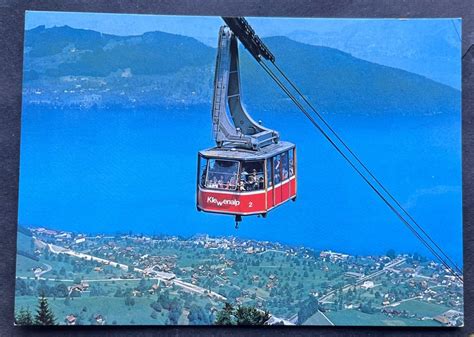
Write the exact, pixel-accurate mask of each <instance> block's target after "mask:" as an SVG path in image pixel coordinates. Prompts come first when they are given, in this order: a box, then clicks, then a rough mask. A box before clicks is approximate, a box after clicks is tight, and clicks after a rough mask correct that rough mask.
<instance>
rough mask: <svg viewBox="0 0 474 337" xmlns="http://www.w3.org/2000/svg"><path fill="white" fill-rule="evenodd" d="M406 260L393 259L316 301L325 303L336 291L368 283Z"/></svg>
mask: <svg viewBox="0 0 474 337" xmlns="http://www.w3.org/2000/svg"><path fill="white" fill-rule="evenodd" d="M405 260H406V259H404V258H402V259H395V260H393V261H392V262H390V263H387V264H386V265H385V266H384V267H383V268H382V269H380V270H377V271H376V272H373V273H372V274H369V275H367V276H364V277H362V278H360V279H358V280H357V282H356V283H355V284H347V285H345V286H343V287H342V288H339V289H334V290H331V291H330V292H328V293H327V294H326V295H323V296H321V297H320V298H319V299H318V301H319V302H320V303H322V302H325V301H326V300H327V299H328V298H330V297H331V296H332V295H334V294H335V293H336V291H338V290H342V291H345V290H348V289H349V288H351V287H354V286H357V285H359V284H361V283H364V282H365V281H368V280H370V279H372V278H374V277H377V276H379V275H381V274H383V273H385V271H386V270H387V269H389V268H393V267H396V266H399V265H401V264H403V263H404V262H405Z"/></svg>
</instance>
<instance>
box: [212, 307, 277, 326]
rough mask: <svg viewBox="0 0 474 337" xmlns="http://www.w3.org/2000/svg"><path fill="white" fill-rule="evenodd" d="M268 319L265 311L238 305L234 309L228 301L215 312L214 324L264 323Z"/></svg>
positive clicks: (268, 316) (268, 315)
mask: <svg viewBox="0 0 474 337" xmlns="http://www.w3.org/2000/svg"><path fill="white" fill-rule="evenodd" d="M269 319H270V314H269V313H268V312H267V311H261V310H258V309H257V308H255V307H244V306H239V307H237V309H235V308H234V307H233V306H232V305H231V304H230V303H225V305H224V308H223V309H222V310H221V311H219V312H218V313H217V317H216V321H215V322H214V324H216V325H264V324H265V323H266V322H267V321H268V320H269Z"/></svg>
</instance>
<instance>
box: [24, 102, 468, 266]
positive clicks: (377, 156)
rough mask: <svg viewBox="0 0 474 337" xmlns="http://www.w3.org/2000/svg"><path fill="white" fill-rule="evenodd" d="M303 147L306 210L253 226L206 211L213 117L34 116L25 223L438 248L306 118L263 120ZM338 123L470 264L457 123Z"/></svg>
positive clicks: (328, 245)
mask: <svg viewBox="0 0 474 337" xmlns="http://www.w3.org/2000/svg"><path fill="white" fill-rule="evenodd" d="M253 115H254V117H255V119H257V120H258V119H262V120H263V122H264V125H266V126H269V127H271V128H274V129H276V130H278V131H280V134H281V136H282V139H285V140H288V141H291V142H294V143H296V144H297V151H298V179H299V182H298V200H297V201H296V202H294V203H293V202H290V203H287V204H285V205H283V206H282V207H279V208H278V209H275V210H273V211H272V212H270V213H269V215H268V217H267V218H266V219H262V218H257V217H247V218H244V221H243V222H242V224H241V227H240V228H239V229H238V230H235V229H234V222H233V218H232V217H230V216H221V215H213V214H206V213H199V212H197V211H196V207H195V180H196V158H197V152H198V151H199V150H201V149H203V148H207V147H211V146H213V139H212V137H211V127H210V109H208V108H206V107H203V108H196V109H182V110H178V109H174V110H165V109H162V110H160V109H155V110H153V109H149V110H140V111H132V110H70V111H63V110H53V109H40V108H32V107H26V108H25V109H24V113H23V121H22V135H21V170H20V209H19V223H20V224H24V225H34V226H47V227H50V228H56V229H64V230H72V231H78V232H90V233H98V232H110V233H115V232H117V231H120V232H128V231H133V232H135V233H149V234H172V235H182V236H190V235H193V234H196V233H207V234H209V235H212V236H220V235H234V236H239V237H244V238H254V239H258V240H269V241H279V242H282V243H288V244H294V245H304V246H309V247H312V248H315V249H332V250H336V251H342V252H347V253H352V254H371V253H384V252H386V251H387V249H389V248H393V249H395V250H396V251H398V252H415V251H416V252H419V253H422V254H425V255H429V254H428V252H427V250H426V249H425V248H424V247H423V246H422V245H421V244H420V243H419V242H418V240H417V239H416V238H415V237H414V236H413V235H412V234H411V232H409V230H408V229H407V228H405V226H404V225H403V224H402V223H401V222H400V220H399V219H398V218H397V217H396V216H395V215H394V214H393V213H392V212H391V211H390V210H389V209H388V208H387V206H386V205H385V204H383V202H382V201H381V200H380V199H379V198H378V197H377V196H376V195H375V193H374V192H373V191H372V190H371V189H370V188H369V187H368V186H367V185H366V184H365V183H364V182H363V181H362V179H361V178H360V177H359V176H358V175H357V174H356V173H355V172H354V171H353V170H352V169H351V168H350V167H349V165H348V164H347V163H346V162H345V161H344V160H343V159H342V157H341V156H340V155H339V154H338V153H337V152H336V151H335V150H334V149H333V148H332V147H331V145H330V144H329V143H328V142H327V141H326V140H325V139H324V138H323V137H322V136H321V135H320V134H319V133H318V132H317V131H316V130H315V129H314V127H313V126H312V125H311V124H310V123H309V122H308V121H307V120H306V119H304V117H303V116H302V115H301V114H298V113H297V112H288V113H287V114H281V113H272V112H265V111H260V112H253ZM326 118H327V120H328V121H329V122H330V123H331V125H332V126H333V127H334V128H335V129H336V130H337V131H338V132H339V134H340V135H341V136H342V138H343V139H345V140H346V141H347V143H348V144H349V145H350V146H351V147H352V149H353V150H354V151H355V152H356V153H357V154H358V155H359V156H360V157H361V158H362V159H363V161H364V162H365V163H366V164H367V165H368V166H369V168H371V170H372V172H373V173H375V175H376V176H377V177H378V178H379V179H380V180H381V181H382V182H383V183H384V184H385V185H386V186H387V187H388V189H389V190H390V191H391V192H392V193H393V195H395V196H396V197H397V198H398V199H399V201H400V202H401V203H402V204H403V205H404V206H405V207H406V208H407V209H408V210H409V211H410V213H411V214H412V215H413V217H414V218H415V219H416V220H417V221H418V222H419V223H420V224H421V225H422V226H423V227H424V228H425V229H426V231H427V232H428V233H430V234H431V235H432V237H433V238H434V239H435V240H436V241H437V242H438V243H440V245H441V246H442V247H443V248H444V249H445V250H446V251H447V252H448V254H449V255H451V256H452V257H454V259H455V260H456V261H457V262H458V263H462V209H461V206H462V197H461V196H462V192H461V133H460V130H461V122H460V117H459V116H458V115H437V116H424V117H401V116H398V117H393V116H386V117H363V116H340V115H328V116H326Z"/></svg>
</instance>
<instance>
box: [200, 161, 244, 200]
mask: <svg viewBox="0 0 474 337" xmlns="http://www.w3.org/2000/svg"><path fill="white" fill-rule="evenodd" d="M203 158H206V159H207V165H206V180H205V183H204V188H205V189H208V190H215V191H230V192H238V190H237V184H235V188H233V189H224V188H219V187H208V186H207V181H208V177H209V165H210V162H211V160H215V161H217V160H218V161H226V162H233V163H237V165H238V166H237V177H238V176H239V174H240V168H241V166H242V165H241V162H240V160H238V159H227V158H225V159H223V158H219V157H203Z"/></svg>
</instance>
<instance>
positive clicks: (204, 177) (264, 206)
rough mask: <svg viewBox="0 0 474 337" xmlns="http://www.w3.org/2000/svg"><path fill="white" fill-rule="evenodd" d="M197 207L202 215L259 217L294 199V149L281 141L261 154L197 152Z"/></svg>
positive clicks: (242, 151)
mask: <svg viewBox="0 0 474 337" xmlns="http://www.w3.org/2000/svg"><path fill="white" fill-rule="evenodd" d="M197 179H198V182H197V186H198V188H197V207H198V209H199V210H202V211H205V212H214V213H224V214H232V215H236V216H238V217H240V216H242V215H262V216H266V214H267V212H268V211H270V210H271V209H273V208H274V207H276V206H278V205H280V204H283V203H284V202H286V201H288V200H290V199H292V200H295V199H296V187H297V184H296V148H295V145H294V144H292V143H289V142H283V141H280V142H278V143H277V144H272V145H269V146H266V147H264V148H262V149H261V150H260V151H251V150H245V149H235V148H234V149H227V148H212V149H208V150H204V151H200V152H199V156H198V177H197Z"/></svg>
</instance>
